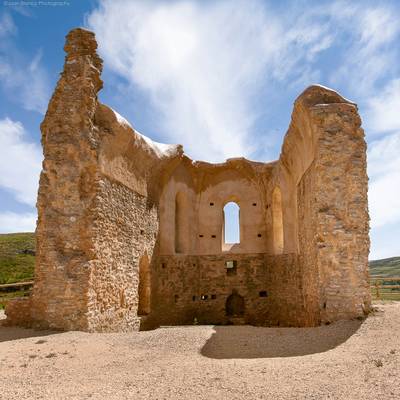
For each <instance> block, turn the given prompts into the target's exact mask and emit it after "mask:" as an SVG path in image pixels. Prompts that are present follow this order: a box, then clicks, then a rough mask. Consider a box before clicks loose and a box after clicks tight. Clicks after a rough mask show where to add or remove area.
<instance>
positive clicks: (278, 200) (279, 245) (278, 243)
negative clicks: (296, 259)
mask: <svg viewBox="0 0 400 400" xmlns="http://www.w3.org/2000/svg"><path fill="white" fill-rule="evenodd" d="M272 230H273V240H274V253H275V254H282V253H283V215H282V195H281V190H280V189H279V187H276V188H275V189H274V191H273V193H272Z"/></svg>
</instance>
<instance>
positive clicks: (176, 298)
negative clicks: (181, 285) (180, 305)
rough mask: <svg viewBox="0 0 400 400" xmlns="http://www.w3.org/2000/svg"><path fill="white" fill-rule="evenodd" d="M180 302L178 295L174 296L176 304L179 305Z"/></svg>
mask: <svg viewBox="0 0 400 400" xmlns="http://www.w3.org/2000/svg"><path fill="white" fill-rule="evenodd" d="M178 300H179V296H178V295H177V294H176V295H175V296H174V301H175V303H177V302H178Z"/></svg>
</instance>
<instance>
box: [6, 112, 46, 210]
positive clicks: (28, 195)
mask: <svg viewBox="0 0 400 400" xmlns="http://www.w3.org/2000/svg"><path fill="white" fill-rule="evenodd" d="M41 162H42V150H41V148H40V146H39V145H38V144H36V143H32V142H29V141H28V140H27V135H26V132H25V130H24V128H23V126H22V124H21V123H20V122H15V121H12V120H10V119H9V118H5V119H2V120H0V186H1V187H2V188H4V189H6V190H8V191H10V192H11V193H13V194H14V196H15V198H16V200H17V201H18V202H20V203H24V204H28V205H30V206H34V205H35V204H36V196H37V188H38V180H39V174H40V170H41Z"/></svg>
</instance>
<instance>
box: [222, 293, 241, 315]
mask: <svg viewBox="0 0 400 400" xmlns="http://www.w3.org/2000/svg"><path fill="white" fill-rule="evenodd" d="M225 311H226V315H227V316H228V317H242V316H243V315H244V298H243V297H242V296H241V295H240V294H239V293H238V292H237V291H236V290H233V291H232V294H231V295H230V296H229V297H228V298H227V299H226V304H225Z"/></svg>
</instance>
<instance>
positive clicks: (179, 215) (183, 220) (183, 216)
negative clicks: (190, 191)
mask: <svg viewBox="0 0 400 400" xmlns="http://www.w3.org/2000/svg"><path fill="white" fill-rule="evenodd" d="M188 214H189V208H188V201H187V196H186V194H185V193H183V192H178V193H177V194H176V197H175V253H187V251H188V247H189V246H188V241H189V240H190V238H189V215H188Z"/></svg>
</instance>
